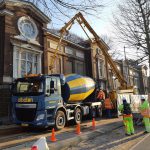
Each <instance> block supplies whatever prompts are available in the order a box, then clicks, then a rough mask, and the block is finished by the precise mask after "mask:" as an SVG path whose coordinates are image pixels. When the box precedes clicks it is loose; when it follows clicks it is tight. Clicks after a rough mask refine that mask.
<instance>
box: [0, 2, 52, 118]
mask: <svg viewBox="0 0 150 150" xmlns="http://www.w3.org/2000/svg"><path fill="white" fill-rule="evenodd" d="M49 22H50V19H49V18H48V17H47V16H45V15H44V14H43V13H42V12H41V11H40V10H39V9H37V8H36V7H35V6H34V5H33V4H32V3H28V2H24V1H14V0H3V1H2V0H1V1H0V116H4V115H7V114H8V113H10V112H11V109H10V108H11V106H10V105H11V103H10V96H9V95H8V90H9V87H10V86H9V85H10V84H11V83H12V81H13V80H14V79H15V78H18V77H22V76H23V75H24V74H29V73H41V72H42V65H43V64H42V63H43V61H42V60H43V51H44V39H43V37H44V30H43V28H46V26H47V23H49Z"/></svg>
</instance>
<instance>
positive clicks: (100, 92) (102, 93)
mask: <svg viewBox="0 0 150 150" xmlns="http://www.w3.org/2000/svg"><path fill="white" fill-rule="evenodd" d="M97 98H98V99H105V93H104V92H103V91H102V90H100V91H99V92H98V96H97Z"/></svg>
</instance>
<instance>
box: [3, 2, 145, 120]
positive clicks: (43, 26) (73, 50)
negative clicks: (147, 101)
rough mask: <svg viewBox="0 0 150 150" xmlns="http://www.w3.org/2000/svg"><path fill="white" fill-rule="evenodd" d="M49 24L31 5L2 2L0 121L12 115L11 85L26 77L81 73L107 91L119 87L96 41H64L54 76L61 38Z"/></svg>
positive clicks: (48, 20)
mask: <svg viewBox="0 0 150 150" xmlns="http://www.w3.org/2000/svg"><path fill="white" fill-rule="evenodd" d="M50 21H51V20H50V19H49V18H48V17H47V16H46V15H45V14H44V13H43V12H41V11H40V10H39V9H38V8H37V7H35V6H34V5H33V4H32V3H30V2H25V1H21V0H0V118H1V117H3V116H8V114H11V100H10V97H11V95H10V85H11V83H12V82H13V80H14V79H16V78H19V77H22V76H24V75H25V74H31V73H33V74H38V73H45V74H50V73H63V74H69V73H78V74H81V75H86V76H89V77H91V78H93V79H94V80H95V81H96V83H97V86H98V87H99V88H102V89H105V90H106V89H108V90H111V89H117V86H119V82H118V81H117V80H116V79H115V78H113V77H114V75H113V73H112V70H111V68H110V66H109V65H108V63H107V61H106V58H105V56H104V55H103V53H102V51H101V49H100V48H99V47H98V46H97V44H96V43H95V42H94V41H93V42H92V43H90V42H89V41H84V42H83V43H80V44H78V43H74V42H71V41H70V40H66V39H63V41H62V43H61V46H60V49H59V51H58V55H57V58H56V61H55V63H54V67H55V68H54V69H53V71H52V72H51V71H50V69H49V66H50V61H51V58H52V57H53V54H54V51H55V49H56V47H57V44H58V41H59V36H58V35H56V34H54V33H52V32H51V31H50V30H49V29H47V24H48V23H50ZM101 42H102V44H103V47H104V48H105V50H108V49H109V48H108V46H107V45H106V44H105V42H104V41H103V40H101ZM118 67H120V70H121V72H123V71H122V70H123V69H122V68H121V66H119V64H118ZM141 75H143V74H141ZM144 77H145V76H144Z"/></svg>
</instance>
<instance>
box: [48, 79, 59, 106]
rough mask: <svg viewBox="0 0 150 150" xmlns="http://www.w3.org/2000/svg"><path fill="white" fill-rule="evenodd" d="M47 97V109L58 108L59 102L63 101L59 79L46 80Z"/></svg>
mask: <svg viewBox="0 0 150 150" xmlns="http://www.w3.org/2000/svg"><path fill="white" fill-rule="evenodd" d="M45 95H46V97H45V101H46V108H47V109H48V108H52V107H53V108H54V107H56V106H57V104H58V103H59V100H61V99H62V98H61V86H60V80H59V78H56V77H52V78H46V87H45Z"/></svg>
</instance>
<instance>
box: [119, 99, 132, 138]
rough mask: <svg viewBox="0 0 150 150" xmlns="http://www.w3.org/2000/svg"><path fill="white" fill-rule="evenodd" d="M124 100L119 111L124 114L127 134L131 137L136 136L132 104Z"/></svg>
mask: <svg viewBox="0 0 150 150" xmlns="http://www.w3.org/2000/svg"><path fill="white" fill-rule="evenodd" d="M122 100H123V104H121V105H120V106H119V108H118V109H119V111H120V112H121V113H122V114H123V122H124V125H125V134H126V135H128V136H130V135H132V134H134V127H133V116H132V111H131V107H130V104H129V103H127V100H126V98H123V99H122Z"/></svg>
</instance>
